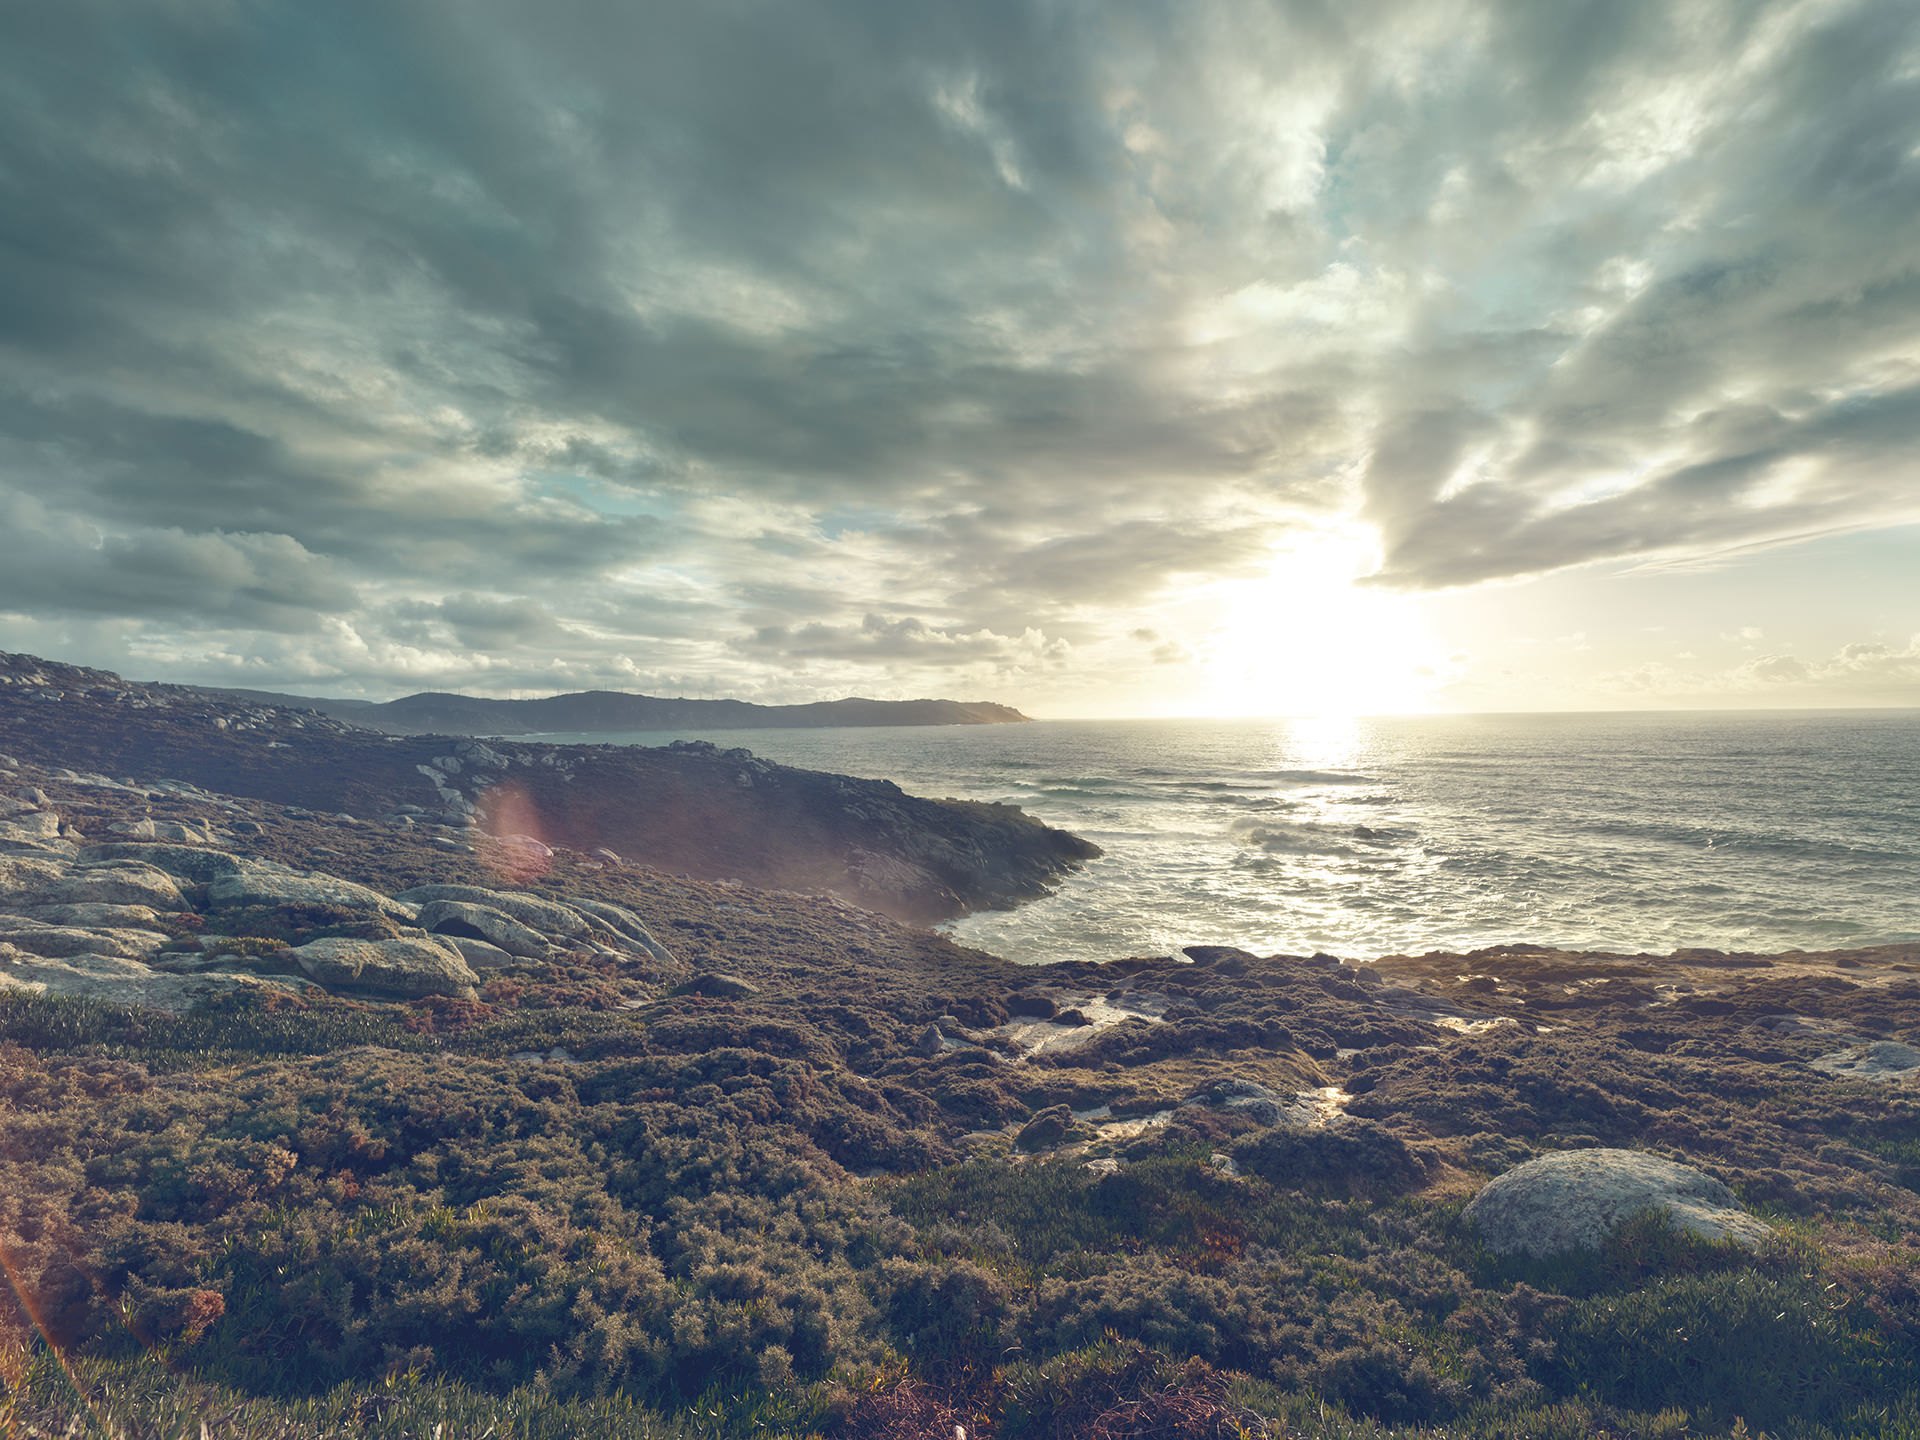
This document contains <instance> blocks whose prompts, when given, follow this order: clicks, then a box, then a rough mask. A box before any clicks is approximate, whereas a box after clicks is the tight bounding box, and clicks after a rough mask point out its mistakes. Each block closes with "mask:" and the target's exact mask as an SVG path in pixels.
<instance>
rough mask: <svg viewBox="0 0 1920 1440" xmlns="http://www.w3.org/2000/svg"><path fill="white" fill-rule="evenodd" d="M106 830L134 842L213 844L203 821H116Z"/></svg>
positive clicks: (211, 836) (210, 834) (209, 831)
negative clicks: (165, 841) (177, 841)
mask: <svg viewBox="0 0 1920 1440" xmlns="http://www.w3.org/2000/svg"><path fill="white" fill-rule="evenodd" d="M107 830H108V831H109V832H110V833H112V834H114V835H125V836H127V837H128V838H130V839H134V840H179V841H185V842H186V843H188V844H200V845H210V844H212V843H213V831H212V830H211V829H209V828H208V826H207V822H206V821H204V820H116V821H114V822H113V823H112V824H111V825H109V826H107Z"/></svg>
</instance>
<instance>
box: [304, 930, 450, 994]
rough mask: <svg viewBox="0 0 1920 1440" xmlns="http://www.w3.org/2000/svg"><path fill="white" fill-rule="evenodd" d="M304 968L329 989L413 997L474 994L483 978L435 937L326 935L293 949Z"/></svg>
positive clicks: (448, 945) (447, 945) (448, 946)
mask: <svg viewBox="0 0 1920 1440" xmlns="http://www.w3.org/2000/svg"><path fill="white" fill-rule="evenodd" d="M293 958H294V959H295V960H296V961H297V962H298V963H299V965H300V968H301V969H302V970H304V971H306V972H307V974H308V975H310V976H312V977H313V979H314V980H316V981H317V982H319V983H320V984H322V985H326V986H329V987H340V988H344V989H354V990H372V991H376V992H378V993H380V994H384V995H398V996H402V997H405V998H408V999H412V998H414V997H416V996H421V995H450V996H453V997H454V998H456V999H460V1000H471V999H473V998H474V995H475V990H474V987H475V986H476V985H477V984H478V983H479V977H478V976H477V975H475V974H474V973H473V971H472V969H471V968H470V967H469V966H468V965H467V962H466V958H465V957H464V956H463V955H461V953H460V952H459V950H457V949H455V948H454V947H453V946H452V945H450V944H447V943H445V942H444V941H441V940H437V939H433V938H431V937H422V938H421V939H418V940H415V939H408V938H401V939H398V940H352V939H348V938H346V937H344V936H337V935H336V936H328V937H326V938H324V939H320V940H309V941H308V942H307V943H306V944H305V945H302V946H300V947H299V948H298V949H296V950H295V951H294V952H293Z"/></svg>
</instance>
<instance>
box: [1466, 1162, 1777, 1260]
mask: <svg viewBox="0 0 1920 1440" xmlns="http://www.w3.org/2000/svg"><path fill="white" fill-rule="evenodd" d="M1647 1210H1658V1211H1661V1212H1662V1213H1664V1214H1665V1215H1666V1217H1667V1219H1668V1220H1669V1221H1671V1222H1672V1223H1673V1225H1674V1226H1675V1227H1676V1228H1677V1229H1680V1230H1684V1231H1686V1232H1687V1233H1689V1234H1692V1235H1698V1236H1700V1237H1701V1238H1703V1239H1706V1240H1731V1241H1733V1242H1734V1243H1736V1244H1738V1245H1743V1246H1745V1247H1746V1248H1748V1249H1754V1248H1757V1247H1758V1246H1759V1245H1760V1243H1761V1242H1762V1241H1763V1240H1765V1239H1766V1238H1767V1236H1768V1235H1769V1234H1771V1233H1772V1232H1771V1231H1770V1230H1769V1229H1768V1227H1767V1225H1766V1224H1765V1223H1764V1222H1762V1221H1760V1220H1758V1219H1755V1218H1754V1217H1753V1216H1751V1215H1749V1214H1747V1213H1746V1212H1745V1211H1743V1210H1742V1209H1741V1208H1740V1202H1739V1201H1738V1200H1736V1199H1735V1198H1734V1195H1733V1192H1732V1191H1731V1190H1729V1189H1727V1187H1726V1186H1725V1185H1722V1184H1721V1183H1720V1182H1719V1181H1718V1180H1715V1179H1714V1178H1713V1177H1712V1176H1710V1175H1705V1174H1702V1173H1701V1172H1700V1171H1698V1170H1695V1169H1693V1168H1692V1167H1690V1166H1687V1165H1680V1164H1676V1163H1675V1162H1674V1161H1672V1160H1663V1159H1661V1158H1660V1157H1659V1156H1657V1155H1648V1154H1645V1153H1643V1152H1641V1151H1638V1150H1560V1151H1556V1152H1554V1153H1553V1154H1550V1155H1542V1156H1541V1157H1540V1158H1539V1159H1537V1160H1529V1161H1528V1162H1527V1163H1526V1164H1524V1165H1518V1166H1515V1167H1514V1168H1513V1169H1511V1170H1509V1171H1507V1173H1506V1174H1504V1175H1502V1176H1500V1177H1499V1178H1498V1179H1497V1180H1494V1181H1492V1182H1491V1183H1489V1184H1488V1185H1487V1186H1486V1188H1485V1189H1483V1190H1482V1191H1481V1192H1480V1193H1479V1195H1477V1196H1475V1197H1474V1201H1473V1203H1472V1204H1471V1205H1469V1206H1467V1210H1466V1214H1467V1218H1468V1219H1469V1220H1471V1221H1472V1222H1473V1223H1474V1224H1475V1225H1476V1226H1477V1227H1478V1228H1479V1231H1480V1236H1481V1239H1482V1240H1484V1241H1485V1242H1486V1246H1487V1248H1488V1249H1489V1250H1491V1251H1493V1252H1494V1254H1496V1255H1530V1256H1533V1257H1535V1258H1542V1257H1545V1256H1549V1255H1558V1254H1564V1253H1566V1252H1568V1251H1575V1250H1597V1249H1599V1248H1600V1247H1601V1246H1602V1245H1603V1244H1605V1243H1606V1240H1607V1237H1608V1236H1609V1235H1611V1234H1612V1233H1613V1231H1614V1229H1615V1227H1617V1226H1618V1225H1620V1224H1621V1223H1622V1222H1623V1221H1626V1220H1629V1219H1631V1218H1633V1217H1634V1216H1636V1215H1639V1214H1641V1213H1642V1212H1644V1211H1647Z"/></svg>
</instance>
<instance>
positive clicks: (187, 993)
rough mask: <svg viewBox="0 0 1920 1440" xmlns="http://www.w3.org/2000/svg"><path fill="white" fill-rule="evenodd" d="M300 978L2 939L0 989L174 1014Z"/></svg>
mask: <svg viewBox="0 0 1920 1440" xmlns="http://www.w3.org/2000/svg"><path fill="white" fill-rule="evenodd" d="M302 983H303V982H297V981H294V982H290V981H283V980H271V979H265V978H262V977H260V976H255V975H241V974H233V973H225V972H211V973H206V974H199V975H176V974H171V973H168V972H166V971H162V970H154V969H151V968H149V967H148V966H146V965H143V964H141V963H140V962H139V961H137V960H130V959H127V958H125V957H123V956H113V955H74V956H68V957H64V958H53V957H47V956H40V955H29V954H27V953H25V952H24V951H21V950H20V949H18V948H17V947H15V946H13V945H10V944H7V943H5V942H0V995H4V994H8V993H12V994H20V995H48V996H57V997H62V998H70V999H84V1000H99V1001H102V1002H104V1003H105V1004H108V1005H124V1006H127V1007H129V1008H135V1009H147V1010H169V1011H172V1012H174V1013H176V1014H178V1013H179V1012H181V1011H184V1010H190V1009H192V1008H193V1007H194V1006H195V1005H198V1004H200V1003H201V1002H202V1001H205V1000H209V999H212V998H214V997H216V996H219V995H225V994H230V993H232V992H233V991H235V990H242V989H268V990H278V991H282V992H287V993H291V992H295V991H297V990H298V989H299V988H300V987H301V984H302Z"/></svg>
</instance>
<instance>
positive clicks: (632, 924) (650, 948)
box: [567, 895, 675, 965]
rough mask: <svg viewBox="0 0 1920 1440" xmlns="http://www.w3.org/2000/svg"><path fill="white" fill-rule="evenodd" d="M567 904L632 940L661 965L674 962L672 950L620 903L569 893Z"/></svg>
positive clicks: (605, 927)
mask: <svg viewBox="0 0 1920 1440" xmlns="http://www.w3.org/2000/svg"><path fill="white" fill-rule="evenodd" d="M567 904H568V905H569V906H571V907H572V908H573V909H575V910H578V911H579V912H580V913H581V914H582V915H584V916H586V917H587V918H588V919H589V920H597V921H599V922H600V928H601V929H603V930H611V931H612V932H613V933H614V934H616V935H620V936H623V937H624V938H626V939H628V940H631V941H633V943H634V944H636V945H638V946H639V947H640V948H641V949H642V950H644V951H646V952H647V954H649V955H651V956H652V957H653V958H654V959H655V960H657V961H658V962H659V963H660V964H662V965H672V964H674V963H675V962H674V958H673V952H672V951H670V950H668V949H667V947H666V946H664V945H662V944H661V943H660V942H659V941H658V940H656V939H654V938H653V932H652V931H651V930H649V929H647V927H646V924H645V923H644V922H643V921H642V920H641V919H640V917H639V916H638V915H636V914H634V913H633V912H632V911H631V910H629V909H627V908H626V907H625V906H622V905H609V904H608V903H607V902H606V901H604V900H585V899H581V898H579V897H577V896H573V895H569V896H568V897H567Z"/></svg>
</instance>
